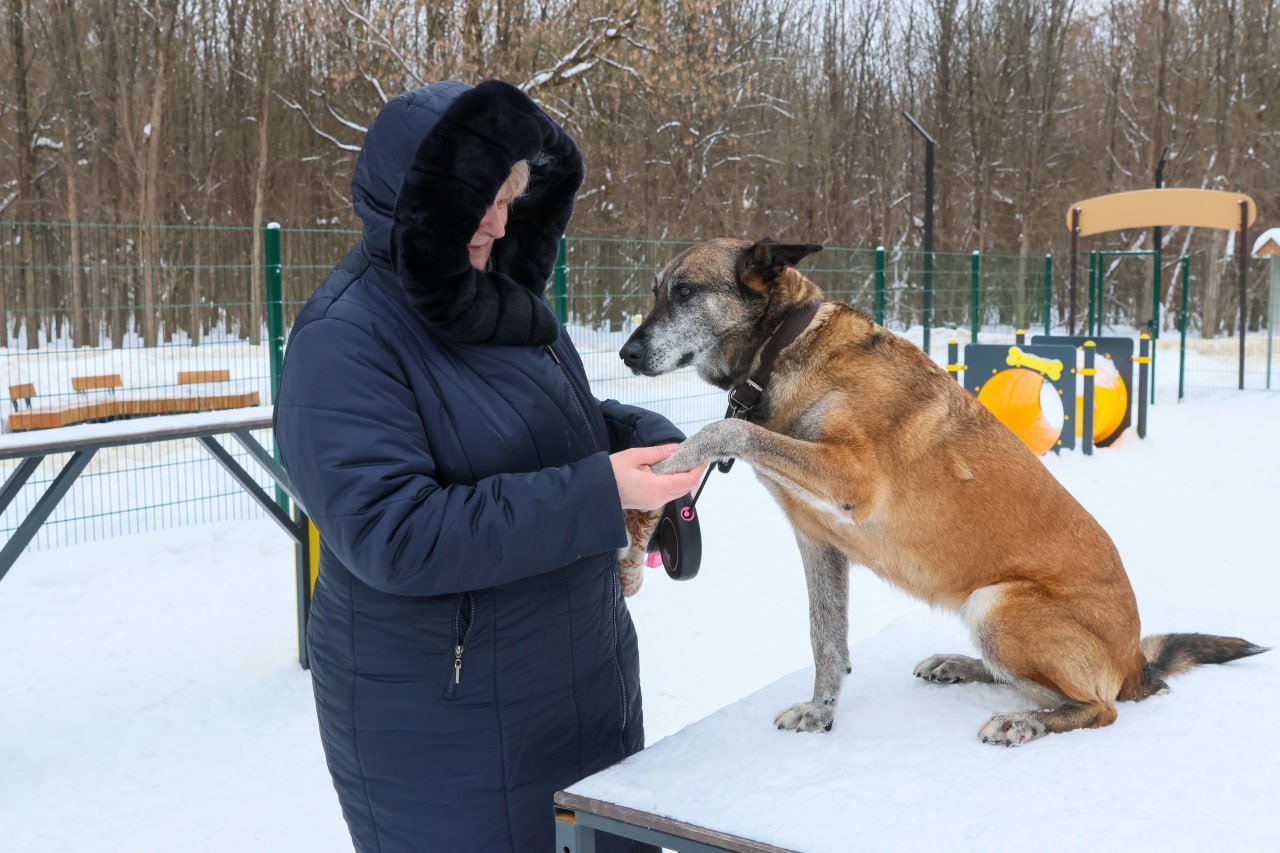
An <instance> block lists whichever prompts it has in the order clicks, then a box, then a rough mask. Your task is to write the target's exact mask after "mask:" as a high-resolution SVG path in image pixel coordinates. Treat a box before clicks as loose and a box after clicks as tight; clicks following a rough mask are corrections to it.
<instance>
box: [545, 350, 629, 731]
mask: <svg viewBox="0 0 1280 853" xmlns="http://www.w3.org/2000/svg"><path fill="white" fill-rule="evenodd" d="M543 348H544V349H545V350H546V351H547V355H549V356H551V360H552V361H554V362H555V363H556V367H558V368H560V374H561V375H562V376H564V381H565V382H566V383H567V384H568V385H569V393H570V394H571V395H572V396H573V404H574V406H576V407H577V409H578V414H579V415H580V416H581V417H582V422H583V424H584V425H585V426H586V428H587V433H588V434H589V435H590V436H591V443H592V444H594V445H595V446H596V447H599V446H600V445H599V442H598V441H597V439H596V432H595V430H593V429H592V428H591V419H590V418H588V417H587V412H586V409H584V408H583V407H582V398H581V397H579V396H578V389H577V386H575V385H574V384H573V379H572V378H571V377H570V376H569V371H567V370H565V369H564V363H563V362H561V361H560V356H558V355H556V351H555V349H554V348H552V346H551V344H544V345H543ZM612 569H613V570H612V571H611V572H610V574H611V575H612V578H613V665H614V668H615V669H616V670H617V673H618V694H619V698H620V699H621V700H622V729H621V731H620V732H619V736H620V737H621V739H622V743H623V747H624V749H623V751H624V752H625V751H626V749H625V747H626V731H627V717H628V709H627V680H626V678H624V677H623V675H622V661H620V660H619V659H618V652H619V645H620V642H621V640H620V638H619V637H618V607H617V602H618V599H619V598H620V597H621V596H622V590H621V589H619V588H618V584H619V581H618V572H617V566H616V565H614V566H613V567H612Z"/></svg>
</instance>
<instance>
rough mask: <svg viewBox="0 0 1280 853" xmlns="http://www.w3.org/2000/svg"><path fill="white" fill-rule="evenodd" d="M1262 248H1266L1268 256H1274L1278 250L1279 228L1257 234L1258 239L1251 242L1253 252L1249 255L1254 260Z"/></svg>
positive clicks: (1279, 241)
mask: <svg viewBox="0 0 1280 853" xmlns="http://www.w3.org/2000/svg"><path fill="white" fill-rule="evenodd" d="M1264 247H1267V248H1268V254H1275V253H1276V251H1277V250H1280V228H1268V229H1267V230H1266V231H1263V232H1262V233H1261V234H1259V235H1258V239H1256V240H1254V241H1253V250H1252V251H1251V252H1250V253H1249V254H1251V255H1253V257H1255V258H1256V257H1258V252H1260V251H1262V249H1263V248H1264Z"/></svg>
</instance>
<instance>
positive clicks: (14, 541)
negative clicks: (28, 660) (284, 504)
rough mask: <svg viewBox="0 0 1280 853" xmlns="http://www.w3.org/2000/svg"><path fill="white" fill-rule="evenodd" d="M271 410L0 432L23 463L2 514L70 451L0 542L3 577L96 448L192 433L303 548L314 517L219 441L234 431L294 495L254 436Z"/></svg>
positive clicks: (7, 485)
mask: <svg viewBox="0 0 1280 853" xmlns="http://www.w3.org/2000/svg"><path fill="white" fill-rule="evenodd" d="M271 416H272V411H271V407H270V406H254V407H252V408H242V409H234V410H230V411H213V412H200V413H192V414H176V415H174V414H170V415H156V416H155V417H149V418H138V419H136V420H125V421H119V422H115V423H96V424H76V425H74V426H65V427H54V428H51V429H45V430H32V431H28V432H22V433H11V434H7V435H0V460H5V459H18V460H21V461H20V462H19V463H18V467H16V468H14V469H13V471H12V472H11V473H10V474H9V476H8V478H7V479H6V480H5V482H4V485H3V486H2V487H0V513H2V512H4V511H5V510H6V509H8V507H9V505H10V504H11V503H12V502H13V499H14V498H15V497H16V496H17V494H18V492H19V491H20V490H21V489H22V487H23V486H24V485H25V484H26V482H27V481H28V480H29V479H30V478H31V476H32V475H33V474H34V473H35V472H36V471H37V470H38V469H39V468H40V465H41V463H42V462H44V460H45V458H46V457H48V456H52V455H54V454H70V455H69V458H68V459H67V460H66V461H65V462H63V463H62V467H61V468H60V469H59V471H58V474H57V475H56V476H55V477H54V478H53V480H52V481H51V482H50V483H49V485H48V486H47V487H46V488H45V490H44V494H43V495H41V497H40V499H39V500H38V501H36V503H35V504H34V505H33V506H32V507H31V509H30V510H29V511H28V512H27V515H26V517H25V518H24V519H23V520H22V521H21V522H20V523H19V524H18V526H17V528H15V530H14V531H13V533H12V534H11V535H10V536H9V539H8V541H6V542H5V543H4V546H3V548H0V580H3V579H4V576H5V575H6V574H7V573H8V572H9V569H10V568H12V567H13V564H14V562H15V561H16V560H17V559H18V556H19V555H20V554H21V553H22V552H23V551H24V550H25V549H26V547H27V545H29V544H30V543H31V540H32V539H33V538H34V537H35V535H36V533H37V532H38V531H39V530H40V527H41V525H43V524H44V523H45V522H46V521H47V520H48V519H49V517H50V515H52V514H53V511H54V510H55V509H56V508H57V506H58V504H59V503H60V502H61V501H62V499H63V498H64V497H65V496H66V494H67V492H68V490H70V488H71V485H72V484H73V483H74V482H75V481H76V479H77V478H78V477H79V476H80V475H81V474H82V473H83V472H84V470H85V468H86V467H88V465H89V463H90V462H91V461H92V460H93V458H94V456H95V455H96V454H97V453H98V451H100V450H102V449H103V448H107V447H125V446H131V445H140V444H151V443H154V442H161V441H176V440H179V439H186V438H194V439H196V440H197V441H199V442H200V443H201V444H202V445H204V447H205V449H206V450H208V451H209V453H211V454H212V455H213V457H214V458H215V459H216V460H217V461H218V462H219V463H220V464H221V465H222V467H223V468H225V469H226V471H227V473H229V474H230V475H231V477H232V479H234V480H235V481H236V482H237V483H238V484H239V485H240V487H241V488H243V489H244V490H245V491H246V492H247V493H248V494H249V496H250V497H252V498H253V499H254V500H255V501H257V503H258V504H259V505H261V506H262V508H263V509H265V510H266V512H267V515H268V516H270V517H271V519H272V520H273V521H275V522H276V524H278V525H280V527H281V529H283V530H284V531H285V532H286V533H287V534H289V536H290V537H291V538H292V539H293V540H294V542H295V543H297V544H298V546H299V547H305V546H304V545H303V543H304V542H305V541H306V538H307V526H308V525H309V524H310V522H309V520H308V519H307V518H306V516H305V515H304V514H303V513H302V511H301V510H300V504H298V503H297V499H296V498H295V499H294V506H295V507H298V508H299V509H297V510H295V512H294V515H293V517H290V515H289V514H288V513H287V512H285V510H283V509H282V508H281V507H280V505H279V504H278V503H277V502H276V501H275V500H274V499H273V498H272V497H271V495H269V494H267V492H266V490H265V489H263V488H262V486H260V485H259V484H258V482H257V480H256V479H254V477H253V475H252V474H250V473H249V472H248V471H246V470H245V469H244V467H243V466H242V465H241V464H240V463H239V462H238V461H236V459H235V457H233V456H232V455H231V453H230V451H228V450H227V448H226V447H224V446H223V445H222V444H221V443H220V442H219V441H218V438H219V436H226V435H230V436H232V437H233V438H235V440H236V441H237V442H238V443H239V444H240V445H241V446H242V447H243V448H244V449H245V450H246V451H247V452H248V453H249V455H250V456H251V457H253V459H254V461H256V462H257V463H258V464H259V465H261V466H262V468H263V469H264V470H265V471H266V472H267V475H268V476H269V477H270V478H271V479H272V480H273V481H274V482H275V484H276V486H277V487H278V488H280V489H282V490H283V491H284V492H285V493H287V494H289V495H290V496H292V495H293V493H294V489H293V485H292V483H291V482H290V480H289V475H288V474H287V473H285V470H284V468H283V467H281V465H280V463H278V462H276V460H275V458H274V457H273V456H272V455H271V452H270V451H268V450H267V449H266V448H264V447H263V446H262V445H261V444H259V443H258V441H257V439H255V438H254V437H253V431H254V430H269V429H271ZM304 586H305V579H304V578H303V576H302V575H301V574H299V575H298V577H297V587H298V600H297V604H298V661H299V663H301V664H302V665H303V666H304V667H305V666H306V665H307V661H306V642H305V640H306V619H307V616H308V611H307V609H306V608H305V606H304V604H305V601H309V598H306V599H305V601H304V596H305V590H304Z"/></svg>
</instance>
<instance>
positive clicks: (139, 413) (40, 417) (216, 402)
mask: <svg viewBox="0 0 1280 853" xmlns="http://www.w3.org/2000/svg"><path fill="white" fill-rule="evenodd" d="M230 381H231V371H230V370H227V369H221V370H180V371H178V382H177V385H178V387H180V388H182V389H183V390H182V391H181V392H180V393H178V394H174V395H165V393H164V391H163V390H159V391H157V390H154V389H152V390H144V391H142V392H135V393H125V394H119V395H118V394H116V389H117V388H123V387H124V382H123V380H122V379H121V378H120V374H118V373H109V374H103V375H101V376H73V377H71V387H72V388H74V389H75V390H76V391H77V392H79V394H80V395H82V396H80V397H78V398H75V399H73V400H71V401H70V402H66V401H62V402H60V403H58V404H57V405H50V406H39V407H33V406H32V405H31V400H30V397H21V396H19V395H16V394H15V389H17V390H22V389H24V388H29V389H30V396H35V388H34V386H31V385H30V384H28V385H25V386H23V385H14V386H11V387H10V389H9V396H10V397H11V398H12V399H13V401H14V404H13V406H14V409H15V411H14V413H13V414H11V415H9V418H8V423H7V425H8V428H9V432H25V431H27V430H37V429H52V428H54V427H61V426H71V425H73V424H79V423H85V422H92V421H109V420H116V419H120V418H136V417H146V416H150V415H172V414H185V413H190V412H208V411H217V410H222V409H242V408H247V407H250V406H257V405H258V404H259V397H258V392H257V391H244V392H242V393H233V392H232V389H230V388H227V389H225V390H224V389H216V390H215V389H211V388H200V387H199V386H200V385H202V384H206V383H222V382H228V383H229V382H230ZM168 387H170V388H172V387H173V386H168ZM90 391H106V392H107V393H106V394H105V395H102V394H95V395H92V396H91V395H89V393H88V392H90ZM23 398H25V399H26V400H27V407H26V410H24V411H17V409H18V402H17V401H18V400H19V399H23Z"/></svg>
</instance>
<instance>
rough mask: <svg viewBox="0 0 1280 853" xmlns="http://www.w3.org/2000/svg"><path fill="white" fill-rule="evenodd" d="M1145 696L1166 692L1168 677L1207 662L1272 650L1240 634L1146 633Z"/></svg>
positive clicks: (1225, 660)
mask: <svg viewBox="0 0 1280 853" xmlns="http://www.w3.org/2000/svg"><path fill="white" fill-rule="evenodd" d="M1141 648H1142V656H1143V657H1145V658H1146V661H1147V662H1146V665H1145V666H1143V668H1142V696H1141V697H1140V698H1145V697H1147V696H1151V695H1152V694H1155V693H1165V692H1167V691H1168V690H1169V685H1167V684H1165V681H1164V680H1165V679H1166V678H1169V677H1170V676H1173V675H1181V674H1182V673H1184V672H1187V671H1188V670H1191V669H1194V668H1195V667H1197V666H1200V665H1201V664H1206V663H1226V662H1227V661H1233V660H1238V659H1240V658H1247V657H1249V656H1250V655H1257V654H1261V653H1262V652H1266V651H1270V649H1269V648H1267V647H1265V646H1259V645H1255V644H1254V643H1251V642H1249V641H1248V640H1242V639H1240V638H1239V637H1217V636H1214V635H1213V634H1155V635H1153V636H1150V637H1143V638H1142V642H1141Z"/></svg>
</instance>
